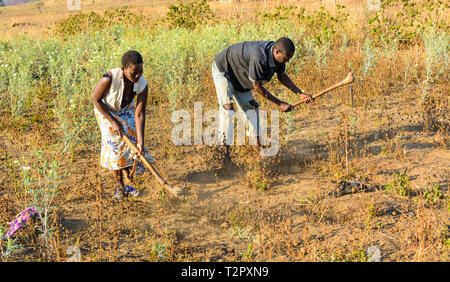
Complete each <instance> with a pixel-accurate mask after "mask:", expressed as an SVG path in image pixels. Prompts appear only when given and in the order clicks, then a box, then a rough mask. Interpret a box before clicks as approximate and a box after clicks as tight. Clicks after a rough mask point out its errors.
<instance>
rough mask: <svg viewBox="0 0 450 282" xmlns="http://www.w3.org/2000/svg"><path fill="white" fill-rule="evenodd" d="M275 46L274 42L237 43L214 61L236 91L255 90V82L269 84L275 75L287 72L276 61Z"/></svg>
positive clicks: (283, 66)
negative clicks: (274, 55)
mask: <svg viewBox="0 0 450 282" xmlns="http://www.w3.org/2000/svg"><path fill="white" fill-rule="evenodd" d="M273 44H274V42H273V41H245V42H241V43H236V44H233V45H231V46H229V47H227V48H226V49H225V50H223V51H222V52H220V53H219V54H217V56H216V57H215V58H214V61H215V62H216V65H217V67H218V69H219V70H220V71H221V72H224V73H225V76H226V78H227V79H228V80H230V81H231V83H232V85H233V87H234V89H235V90H236V91H238V92H245V91H249V90H252V89H253V82H260V81H261V82H268V81H269V80H270V79H271V78H272V76H273V75H274V74H275V73H278V74H282V73H283V72H284V71H285V70H286V65H285V64H280V63H278V62H277V61H275V59H274V57H273V54H272V48H273Z"/></svg>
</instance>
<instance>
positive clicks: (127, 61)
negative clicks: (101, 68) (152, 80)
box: [122, 50, 144, 68]
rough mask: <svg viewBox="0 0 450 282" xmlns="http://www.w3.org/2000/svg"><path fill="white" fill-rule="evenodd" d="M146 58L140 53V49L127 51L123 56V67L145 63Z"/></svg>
mask: <svg viewBox="0 0 450 282" xmlns="http://www.w3.org/2000/svg"><path fill="white" fill-rule="evenodd" d="M143 63H144V59H143V58H142V56H141V54H139V52H138V51H133V50H130V51H127V52H125V54H123V56H122V67H124V68H126V67H128V66H129V65H139V64H143Z"/></svg>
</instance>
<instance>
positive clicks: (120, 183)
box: [113, 169, 125, 195]
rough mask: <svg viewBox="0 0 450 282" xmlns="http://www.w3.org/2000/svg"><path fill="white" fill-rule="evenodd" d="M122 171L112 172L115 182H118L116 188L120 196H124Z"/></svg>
mask: <svg viewBox="0 0 450 282" xmlns="http://www.w3.org/2000/svg"><path fill="white" fill-rule="evenodd" d="M122 171H123V169H117V170H113V173H114V177H115V178H116V180H117V182H118V188H119V190H120V192H121V193H122V195H124V194H125V183H124V182H123V172H122Z"/></svg>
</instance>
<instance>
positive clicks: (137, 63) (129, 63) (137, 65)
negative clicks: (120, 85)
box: [122, 51, 144, 83]
mask: <svg viewBox="0 0 450 282" xmlns="http://www.w3.org/2000/svg"><path fill="white" fill-rule="evenodd" d="M143 65H144V60H143V59H142V56H141V54H139V52H137V51H127V52H126V53H125V54H123V56H122V72H123V74H124V75H125V77H126V78H128V80H130V81H132V82H134V83H137V82H138V81H139V79H140V78H141V76H142V73H143V71H144V70H143Z"/></svg>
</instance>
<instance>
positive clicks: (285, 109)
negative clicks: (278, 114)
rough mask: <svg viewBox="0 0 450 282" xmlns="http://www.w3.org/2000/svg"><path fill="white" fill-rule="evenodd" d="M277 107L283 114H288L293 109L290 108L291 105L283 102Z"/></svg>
mask: <svg viewBox="0 0 450 282" xmlns="http://www.w3.org/2000/svg"><path fill="white" fill-rule="evenodd" d="M279 107H280V110H281V111H282V112H283V113H287V112H290V111H292V110H293V109H294V107H292V106H291V105H289V104H288V103H285V102H281V103H280V105H279Z"/></svg>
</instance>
